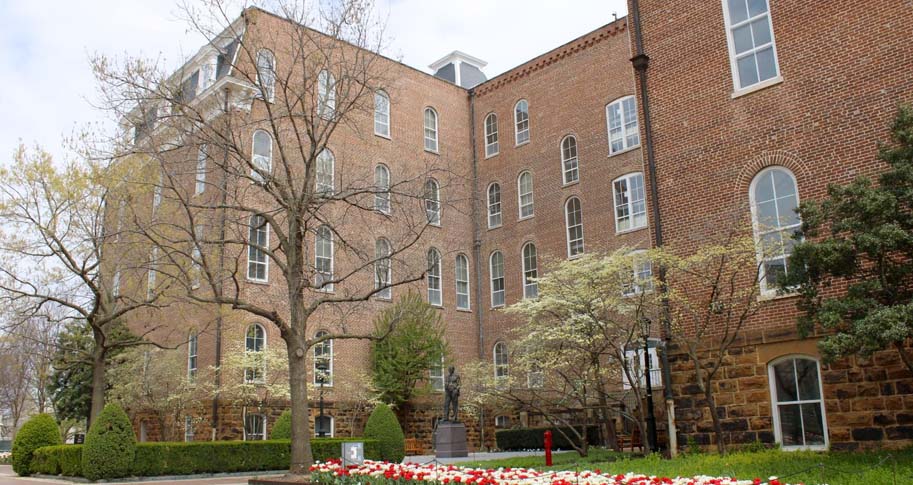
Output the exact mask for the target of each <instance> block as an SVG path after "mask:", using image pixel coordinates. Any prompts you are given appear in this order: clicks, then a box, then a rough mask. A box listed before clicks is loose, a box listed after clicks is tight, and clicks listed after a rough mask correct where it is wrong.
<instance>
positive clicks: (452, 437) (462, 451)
mask: <svg viewBox="0 0 913 485" xmlns="http://www.w3.org/2000/svg"><path fill="white" fill-rule="evenodd" d="M434 456H435V457H436V458H461V457H464V456H469V450H468V448H467V446H466V426H463V423H454V422H450V421H442V422H440V423H438V425H437V430H436V431H435V432H434Z"/></svg>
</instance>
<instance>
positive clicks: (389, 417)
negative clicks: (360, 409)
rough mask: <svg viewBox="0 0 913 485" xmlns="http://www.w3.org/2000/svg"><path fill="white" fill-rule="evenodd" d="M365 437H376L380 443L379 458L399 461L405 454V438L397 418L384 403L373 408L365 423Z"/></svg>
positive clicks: (393, 461)
mask: <svg viewBox="0 0 913 485" xmlns="http://www.w3.org/2000/svg"><path fill="white" fill-rule="evenodd" d="M365 438H371V439H376V440H377V441H378V442H379V445H380V454H381V458H382V459H383V460H384V461H389V462H391V463H399V462H401V461H403V458H404V457H405V456H406V438H405V436H403V428H401V427H400V425H399V420H398V419H396V415H395V414H393V410H391V409H390V407H389V406H387V405H386V404H384V403H380V404H378V405H377V407H375V408H374V411H373V412H372V413H371V416H369V417H368V422H367V423H366V424H365Z"/></svg>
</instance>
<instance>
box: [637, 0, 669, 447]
mask: <svg viewBox="0 0 913 485" xmlns="http://www.w3.org/2000/svg"><path fill="white" fill-rule="evenodd" d="M631 19H632V23H633V27H634V49H635V54H634V57H632V58H631V64H633V66H634V70H635V71H636V72H637V81H638V83H639V88H640V96H641V109H643V113H644V144H645V145H646V150H647V173H648V174H649V175H650V206H651V208H652V213H653V214H652V215H653V227H654V238H655V241H656V247H658V248H660V247H662V246H663V223H662V217H661V216H660V210H659V187H658V183H657V181H656V156H655V154H654V150H653V123H652V119H651V116H650V95H649V92H648V91H647V68H648V67H649V65H650V57H649V56H647V54H645V53H644V39H643V33H642V30H641V27H642V26H641V23H640V4H639V2H638V0H631ZM658 277H659V284H660V285H659V286H660V293H661V294H662V295H663V297H662V315H661V316H660V320H661V324H662V332H663V346H662V349H661V350H662V352H660V357H661V365H662V368H663V395H664V396H663V397H664V398H665V401H666V419H667V426H668V438H669V455H670V456H671V457H673V458H674V457H675V456H676V455H677V454H678V434H677V431H676V426H675V400H674V398H673V395H672V373H671V372H670V370H669V356H668V349H669V348H670V345H671V343H672V327H671V315H670V311H669V298H668V287H667V285H666V268H665V267H664V266H660V267H659V275H658Z"/></svg>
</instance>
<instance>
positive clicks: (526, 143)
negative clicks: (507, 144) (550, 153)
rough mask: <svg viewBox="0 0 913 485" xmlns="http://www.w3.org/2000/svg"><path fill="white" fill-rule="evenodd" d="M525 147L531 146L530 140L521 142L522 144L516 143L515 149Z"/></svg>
mask: <svg viewBox="0 0 913 485" xmlns="http://www.w3.org/2000/svg"><path fill="white" fill-rule="evenodd" d="M523 145H529V140H526V141H521V142H520V143H517V142H514V148H520V147H522V146H523Z"/></svg>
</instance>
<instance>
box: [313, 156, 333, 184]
mask: <svg viewBox="0 0 913 485" xmlns="http://www.w3.org/2000/svg"><path fill="white" fill-rule="evenodd" d="M314 163H315V167H314V191H315V192H317V194H319V195H333V193H334V192H335V191H336V155H334V154H333V151H332V150H330V149H329V148H324V149H323V150H321V151H320V154H318V155H317V158H316V160H314ZM326 164H329V169H330V171H329V173H327V172H326V171H325V170H322V168H325V167H323V166H324V165H326Z"/></svg>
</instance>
